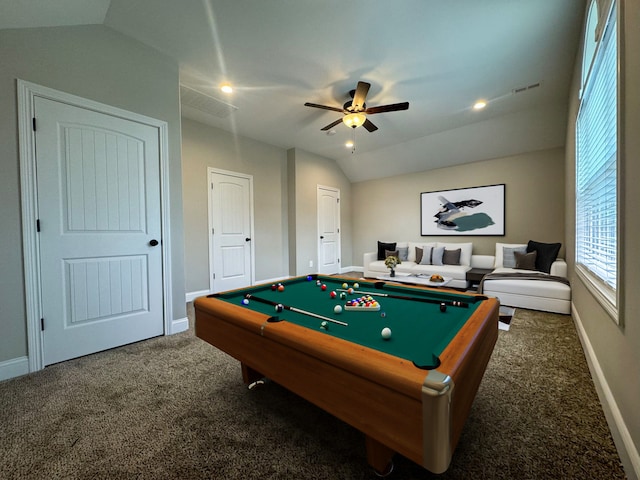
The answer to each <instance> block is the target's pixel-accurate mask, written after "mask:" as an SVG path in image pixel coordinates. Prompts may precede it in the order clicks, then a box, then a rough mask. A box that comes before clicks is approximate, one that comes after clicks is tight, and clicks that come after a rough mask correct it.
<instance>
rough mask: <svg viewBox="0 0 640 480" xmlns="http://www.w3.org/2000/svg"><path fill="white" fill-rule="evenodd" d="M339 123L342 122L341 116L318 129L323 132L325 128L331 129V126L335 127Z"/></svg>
mask: <svg viewBox="0 0 640 480" xmlns="http://www.w3.org/2000/svg"><path fill="white" fill-rule="evenodd" d="M339 123H342V119H341V118H340V119H338V120H336V121H335V122H332V123H330V124H329V125H327V126H326V127H323V128H321V129H320V130H322V131H323V132H326V131H327V130H331V129H332V128H333V127H335V126H336V125H338V124H339Z"/></svg>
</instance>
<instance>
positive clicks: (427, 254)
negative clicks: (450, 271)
mask: <svg viewBox="0 0 640 480" xmlns="http://www.w3.org/2000/svg"><path fill="white" fill-rule="evenodd" d="M432 251H433V248H432V247H424V248H423V249H422V259H421V260H420V261H419V262H418V264H419V265H431V252H432Z"/></svg>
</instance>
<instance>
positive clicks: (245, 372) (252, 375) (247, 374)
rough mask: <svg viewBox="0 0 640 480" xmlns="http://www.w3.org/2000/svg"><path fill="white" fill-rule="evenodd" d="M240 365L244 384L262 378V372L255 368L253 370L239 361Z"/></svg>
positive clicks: (249, 383)
mask: <svg viewBox="0 0 640 480" xmlns="http://www.w3.org/2000/svg"><path fill="white" fill-rule="evenodd" d="M240 367H241V368H242V381H243V382H244V383H245V384H246V385H251V384H253V383H255V382H257V381H258V380H262V379H263V378H264V375H263V374H261V373H260V372H258V371H257V370H254V369H253V368H251V367H249V366H248V365H245V364H244V363H240Z"/></svg>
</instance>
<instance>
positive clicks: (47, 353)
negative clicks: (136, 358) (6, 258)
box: [35, 98, 164, 365]
mask: <svg viewBox="0 0 640 480" xmlns="http://www.w3.org/2000/svg"><path fill="white" fill-rule="evenodd" d="M35 112H36V118H37V129H36V134H35V138H36V168H37V190H38V215H39V222H40V233H39V245H40V264H41V288H42V312H43V327H44V330H43V354H44V365H49V364H52V363H56V362H59V361H63V360H67V359H70V358H74V357H78V356H81V355H86V354H89V353H93V352H96V351H100V350H105V349H108V348H112V347H115V346H119V345H123V344H126V343H131V342H135V341H138V340H142V339H145V338H150V337H152V336H157V335H161V334H162V333H163V331H164V317H163V299H162V295H163V293H162V292H163V285H162V252H161V246H160V242H161V241H162V239H161V211H160V182H159V150H158V149H159V134H158V130H157V129H156V128H154V127H151V126H148V125H143V124H140V123H137V122H133V121H129V120H124V119H121V118H117V117H114V116H110V115H106V114H103V113H98V112H94V111H91V110H87V109H83V108H79V107H75V106H70V105H67V104H64V103H60V102H56V101H53V100H49V99H44V98H36V100H35Z"/></svg>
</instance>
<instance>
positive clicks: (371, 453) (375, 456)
mask: <svg viewBox="0 0 640 480" xmlns="http://www.w3.org/2000/svg"><path fill="white" fill-rule="evenodd" d="M365 446H366V448H367V463H368V464H369V465H371V467H373V469H374V471H375V473H376V475H378V476H380V477H386V476H387V475H389V474H390V473H391V472H392V471H393V456H394V455H395V453H396V452H394V451H393V450H391V449H390V448H389V447H387V446H386V445H383V444H382V443H380V442H378V441H377V440H375V439H373V438H371V437H370V436H369V435H365Z"/></svg>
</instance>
